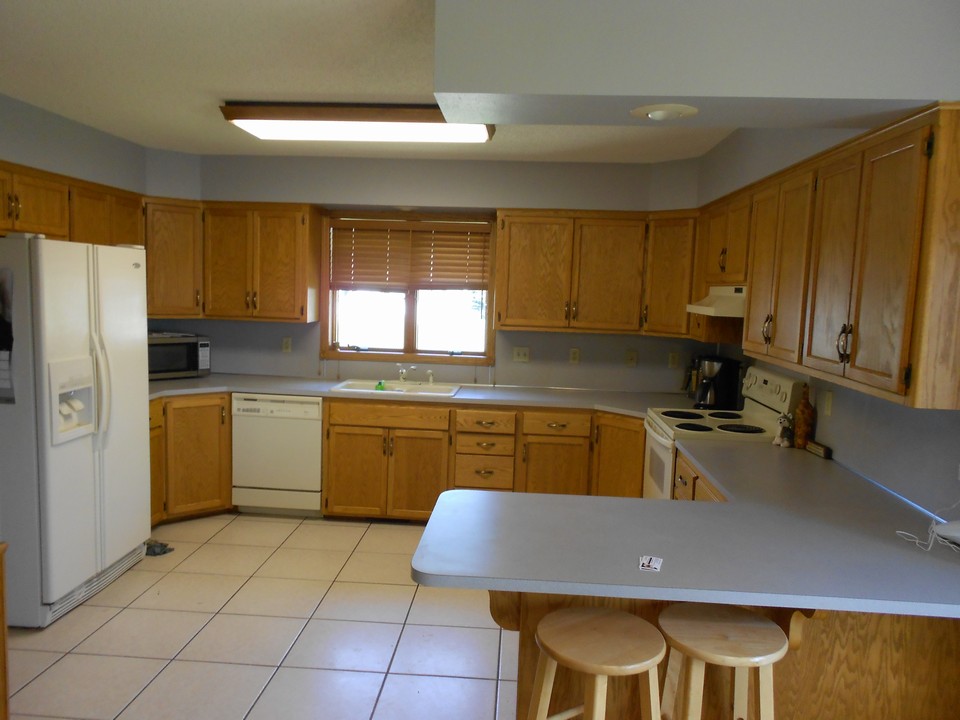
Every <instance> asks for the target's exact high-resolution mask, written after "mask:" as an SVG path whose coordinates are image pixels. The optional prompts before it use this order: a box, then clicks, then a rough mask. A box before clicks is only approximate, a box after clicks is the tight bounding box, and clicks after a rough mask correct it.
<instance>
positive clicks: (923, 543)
mask: <svg viewBox="0 0 960 720" xmlns="http://www.w3.org/2000/svg"><path fill="white" fill-rule="evenodd" d="M957 480H958V481H960V470H958V472H957ZM957 505H960V500H957V501H956V502H955V503H954V504H953V505H951V506H950V507H946V508H943V509H941V510H937V511H936V512H935V513H934V515H937V516H939V517H943V514H944V513H947V512H950V511H951V510H953V509H954V508H955V507H956V506H957ZM937 525H940V523H938V522H937V521H936V520H932V521H931V522H930V528H929V530H928V532H927V539H926V540H921V539H920V538H918V537H917V536H916V535H914V534H913V533H909V532H907V531H905V530H897V537H898V538H901V539H902V540H906V541H907V542H912V543H913V544H914V545H916V546H917V547H918V548H920V549H921V550H926V551H927V552H930V550H931V548H933V544H934V543H935V542H938V543H940V544H941V545H946V546H947V547H948V548H950V549H951V550H953V551H954V552H956V553H960V545H957V544H956V543H953V542H950V541H949V540H947V539H946V538H942V537H940V536H939V535H937V530H936V528H937Z"/></svg>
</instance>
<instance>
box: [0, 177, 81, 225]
mask: <svg viewBox="0 0 960 720" xmlns="http://www.w3.org/2000/svg"><path fill="white" fill-rule="evenodd" d="M68 198H69V188H68V186H67V184H66V183H64V182H60V181H58V180H56V179H54V178H52V177H45V176H44V175H43V174H41V173H30V172H24V171H21V170H19V169H17V170H14V169H10V170H7V169H5V168H0V201H2V203H3V205H2V212H0V230H11V231H14V232H28V233H42V234H44V235H47V236H48V237H51V238H58V239H66V238H67V236H68V234H69V231H70V211H69V199H68Z"/></svg>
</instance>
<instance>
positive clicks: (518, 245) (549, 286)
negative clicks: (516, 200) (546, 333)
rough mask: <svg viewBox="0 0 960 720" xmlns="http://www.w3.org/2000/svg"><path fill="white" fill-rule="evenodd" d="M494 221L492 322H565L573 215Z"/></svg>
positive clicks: (529, 324)
mask: <svg viewBox="0 0 960 720" xmlns="http://www.w3.org/2000/svg"><path fill="white" fill-rule="evenodd" d="M499 227H500V232H499V234H498V236H497V289H496V295H497V297H496V303H497V326H498V327H502V328H565V327H567V326H568V325H569V322H570V278H571V274H572V271H573V231H574V222H573V219H572V218H554V217H527V216H520V217H511V216H504V217H502V218H501V222H500V224H499Z"/></svg>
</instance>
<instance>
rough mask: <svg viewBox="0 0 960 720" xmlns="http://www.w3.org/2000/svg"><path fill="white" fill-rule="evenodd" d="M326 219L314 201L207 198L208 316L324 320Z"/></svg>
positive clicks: (206, 285) (205, 246)
mask: <svg viewBox="0 0 960 720" xmlns="http://www.w3.org/2000/svg"><path fill="white" fill-rule="evenodd" d="M322 224H323V219H322V217H321V216H320V215H319V213H318V212H317V210H316V209H313V208H310V207H308V206H287V205H250V204H237V203H206V204H205V205H204V210H203V246H204V284H203V287H204V304H203V314H204V316H205V317H210V318H224V319H241V318H250V319H257V320H288V321H300V322H314V321H316V320H318V319H319V315H320V309H319V295H320V293H319V282H320V279H319V268H320V262H319V256H320V246H321V241H322V238H321V236H322Z"/></svg>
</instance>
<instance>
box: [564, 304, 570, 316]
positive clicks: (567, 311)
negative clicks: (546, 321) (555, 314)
mask: <svg viewBox="0 0 960 720" xmlns="http://www.w3.org/2000/svg"><path fill="white" fill-rule="evenodd" d="M563 319H564V320H569V319H570V303H569V302H565V303H564V304H563Z"/></svg>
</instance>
